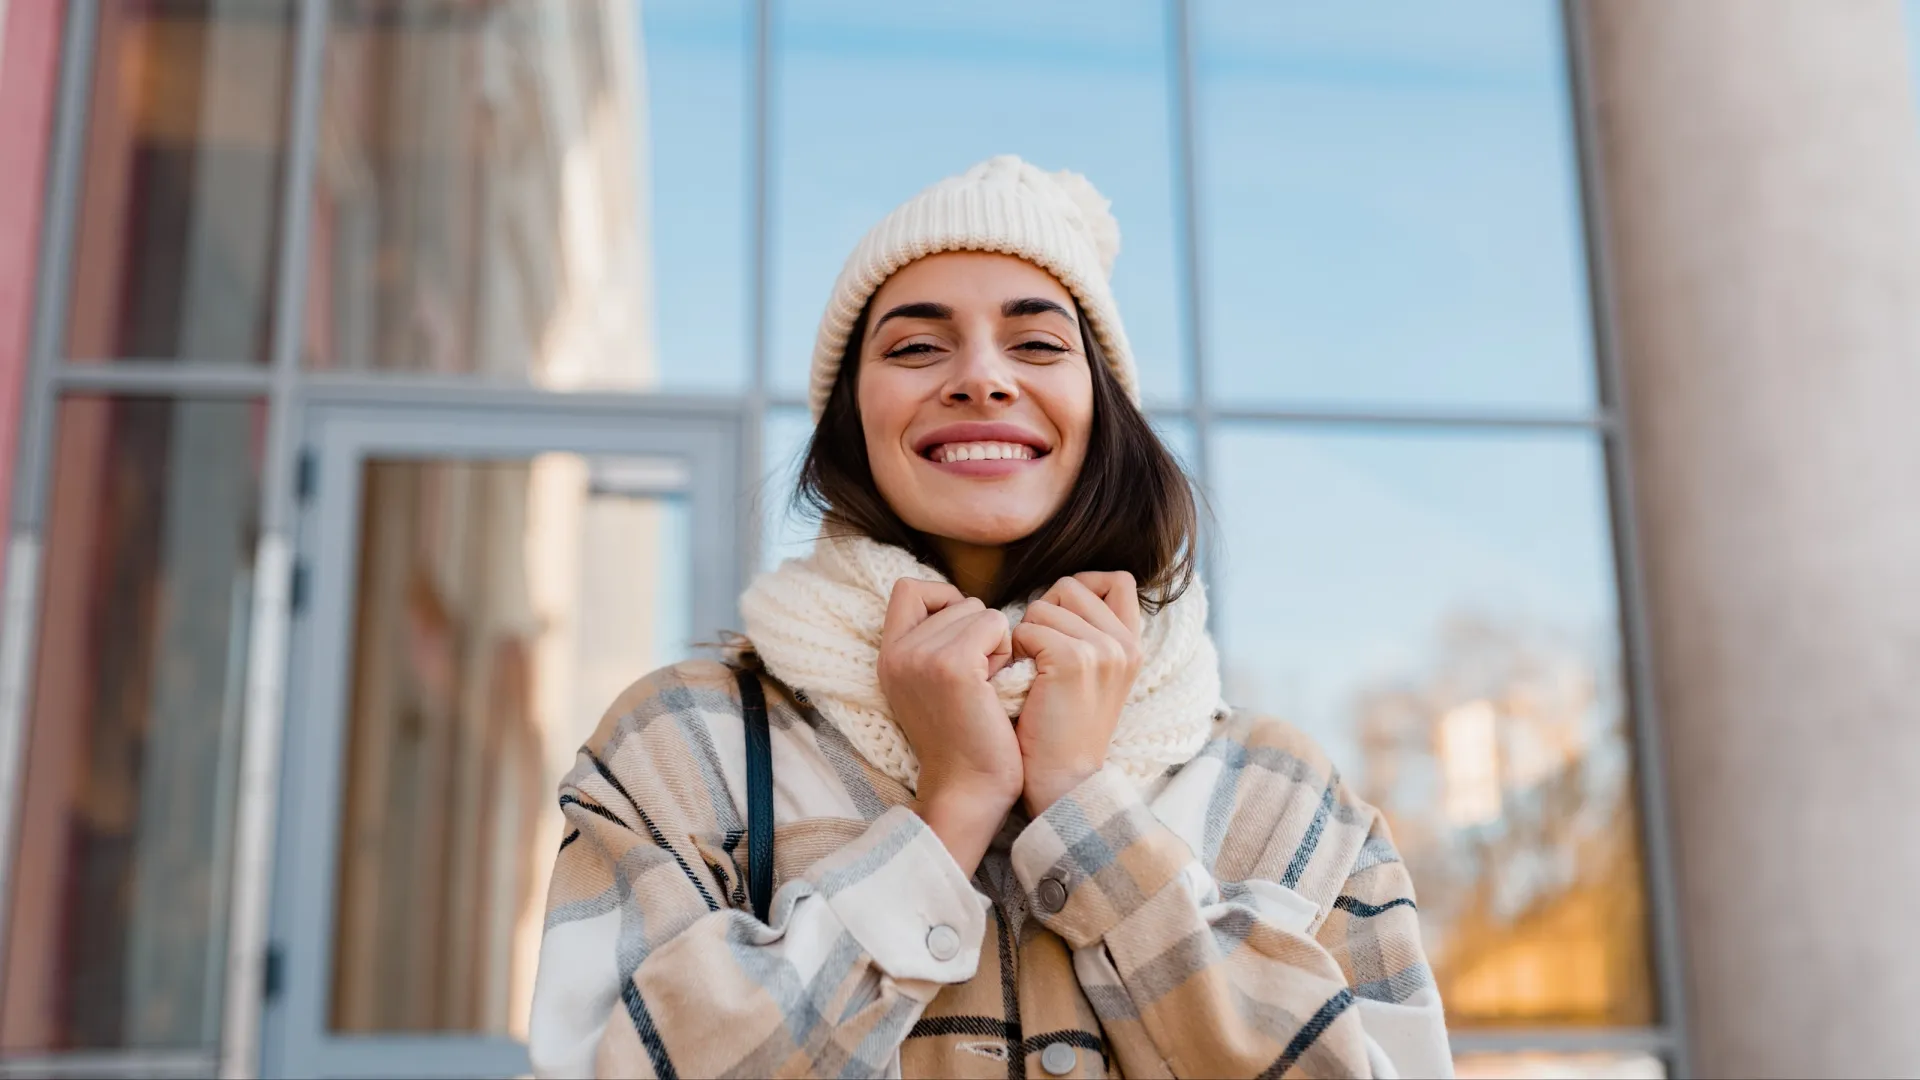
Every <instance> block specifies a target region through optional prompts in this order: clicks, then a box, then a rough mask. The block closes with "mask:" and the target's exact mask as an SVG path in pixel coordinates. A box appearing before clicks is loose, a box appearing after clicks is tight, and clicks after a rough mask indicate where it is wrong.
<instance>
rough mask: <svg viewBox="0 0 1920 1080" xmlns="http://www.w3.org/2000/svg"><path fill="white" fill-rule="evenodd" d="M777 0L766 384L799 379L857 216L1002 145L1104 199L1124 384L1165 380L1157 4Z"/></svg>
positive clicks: (1164, 172)
mask: <svg viewBox="0 0 1920 1080" xmlns="http://www.w3.org/2000/svg"><path fill="white" fill-rule="evenodd" d="M777 16H778V20H779V21H778V24H777V26H776V28H775V33H774V44H775V48H776V49H777V51H778V56H777V57H776V62H775V64H774V70H775V79H776V86H775V90H774V95H773V97H774V122H775V137H774V140H773V142H774V152H775V154H776V155H777V157H778V161H777V163H776V168H775V169H774V171H773V175H774V178H775V184H776V187H775V191H774V214H773V217H774V237H773V259H774V265H773V279H774V280H773V293H774V297H773V309H772V311H771V313H770V317H771V320H772V328H773V335H774V336H773V346H772V348H773V352H772V355H773V360H772V364H773V369H774V370H773V373H772V379H773V384H774V386H775V388H776V389H779V390H781V391H785V392H788V393H802V392H804V391H805V388H806V373H807V364H808V361H809V359H810V357H811V356H812V349H813V338H814V330H815V327H816V326H817V324H818V323H819V320H820V313H821V311H822V310H823V309H824V308H825V306H826V301H827V294H828V292H829V291H830V290H831V288H832V286H833V281H834V278H835V277H836V276H837V275H838V274H839V272H840V264H841V263H842V262H843V261H844V260H845V259H846V257H847V254H848V253H849V252H851V251H852V250H853V246H854V244H855V243H857V242H858V241H859V239H860V237H861V235H862V234H864V233H865V232H866V230H867V229H868V228H870V227H871V226H872V225H873V224H874V223H876V222H878V221H879V220H880V218H881V216H882V215H883V214H885V213H886V212H887V211H889V210H891V209H893V207H894V206H895V205H897V204H899V203H900V202H902V201H903V200H905V199H907V198H908V197H910V196H912V195H913V193H914V192H916V191H919V190H920V189H921V188H923V187H925V186H927V185H928V184H931V183H933V182H934V181H936V180H938V179H940V178H941V177H943V176H947V175H951V174H953V173H957V172H959V171H960V170H962V169H964V168H966V167H967V166H969V165H972V164H974V163H975V162H977V161H980V160H982V159H984V158H987V157H990V156H992V155H994V154H1019V155H1021V156H1022V157H1024V158H1026V159H1027V160H1029V161H1032V162H1033V163H1034V164H1036V165H1039V166H1041V167H1043V168H1047V169H1072V170H1074V171H1075V172H1080V173H1085V174H1086V175H1087V177H1088V178H1089V179H1091V180H1092V181H1093V183H1094V185H1095V186H1096V187H1098V188H1099V189H1100V190H1101V192H1102V193H1104V194H1105V195H1106V196H1107V197H1108V198H1110V199H1112V200H1113V210H1114V214H1115V215H1116V216H1117V217H1118V218H1119V220H1120V232H1121V237H1122V249H1121V253H1120V260H1119V262H1118V263H1117V264H1116V265H1115V268H1114V283H1113V285H1114V293H1115V295H1116V297H1117V298H1118V301H1119V304H1120V310H1121V311H1122V312H1124V313H1125V316H1126V321H1127V334H1128V336H1129V338H1130V339H1131V341H1132V344H1133V348H1134V352H1135V354H1136V355H1137V357H1138V359H1139V362H1140V377H1141V384H1142V387H1143V389H1144V391H1145V393H1146V395H1147V396H1148V397H1149V398H1157V399H1173V398H1176V397H1178V396H1179V395H1180V394H1181V391H1182V388H1183V382H1182V378H1181V370H1182V363H1183V361H1182V359H1181V358H1182V349H1181V347H1180V336H1179V319H1180V317H1181V314H1180V312H1179V308H1178V300H1177V298H1178V297H1179V296H1180V295H1181V291H1180V289H1179V287H1178V285H1177V278H1176V277H1175V266H1176V260H1175V256H1174V237H1175V235H1176V234H1175V229H1174V200H1173V189H1172V176H1173V167H1172V164H1171V161H1172V159H1171V152H1170V150H1169V147H1170V145H1171V127H1170V125H1171V120H1170V117H1169V105H1168V101H1169V98H1168V92H1167V91H1168V86H1169V85H1170V81H1169V74H1168V67H1167V64H1168V53H1169V45H1168V34H1167V31H1168V23H1167V12H1166V6H1165V5H1164V4H1161V3H1158V2H1151V0H1123V2H1115V0H1107V2H1093V0H1074V2H1071V3H1054V4H1031V3H1020V2H1018V0H990V2H981V0H975V2H969V3H958V2H955V0H941V2H939V3H922V4H894V3H886V2H883V0H826V2H809V3H805V4H782V5H779V6H778V8H777ZM850 109H851V111H849V110H850Z"/></svg>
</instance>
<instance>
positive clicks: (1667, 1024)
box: [1560, 0, 1692, 1077]
mask: <svg viewBox="0 0 1920 1080" xmlns="http://www.w3.org/2000/svg"><path fill="white" fill-rule="evenodd" d="M1560 20H1561V29H1562V31H1563V33H1564V36H1565V47H1566V57H1567V87H1568V93H1569V97H1570V99H1571V103H1572V106H1573V117H1572V119H1573V126H1574V146H1575V152H1576V154H1577V155H1578V166H1579V169H1578V175H1579V178H1580V204H1581V205H1580V208H1581V222H1582V227H1583V228H1584V230H1585V234H1586V235H1585V239H1586V250H1587V288H1588V294H1589V298H1590V299H1589V303H1590V305H1591V311H1592V315H1591V318H1592V322H1593V328H1594V360H1595V366H1596V371H1595V374H1596V377H1597V379H1598V382H1599V392H1600V401H1601V406H1602V408H1603V409H1604V411H1605V412H1606V415H1607V416H1608V417H1610V418H1611V421H1612V422H1611V424H1610V425H1609V427H1608V428H1607V430H1606V432H1605V439H1604V444H1605V449H1606V461H1607V492H1608V497H1609V501H1610V503H1611V510H1612V513H1611V514H1609V515H1608V517H1609V521H1610V522H1611V526H1612V529H1613V551H1614V568H1615V569H1614V578H1615V588H1616V589H1617V590H1618V593H1619V606H1620V621H1621V629H1622V633H1623V636H1624V637H1625V638H1626V641H1625V655H1626V670H1625V672H1623V674H1624V676H1625V677H1626V680H1627V692H1628V700H1629V703H1630V704H1629V711H1630V713H1631V715H1630V716H1629V718H1628V722H1629V724H1630V725H1631V730H1632V733H1633V748H1634V750H1633V761H1634V780H1635V786H1636V787H1637V789H1638V795H1639V810H1640V841H1641V846H1642V848H1643V849H1644V858H1643V865H1644V867H1645V870H1646V887H1647V894H1648V895H1647V900H1648V904H1647V908H1648V911H1649V914H1650V916H1651V917H1650V919H1649V926H1648V930H1649V931H1650V934H1651V938H1652V940H1651V941H1650V942H1648V945H1649V947H1650V948H1651V949H1652V951H1653V968H1654V972H1655V978H1656V980H1657V993H1658V995H1659V1002H1658V1007H1659V1012H1658V1013H1657V1015H1658V1016H1659V1017H1660V1021H1661V1025H1662V1026H1663V1027H1664V1028H1666V1029H1667V1030H1668V1031H1669V1032H1670V1033H1671V1035H1672V1065H1673V1068H1672V1075H1674V1076H1676V1077H1684V1076H1688V1075H1691V1070H1692V1061H1691V1055H1690V1050H1691V1045H1690V1041H1691V1040H1690V1032H1689V1030H1688V1027H1687V1012H1686V987H1685V976H1684V972H1683V970H1682V966H1681V965H1682V962H1683V957H1682V954H1681V951H1680V950H1681V942H1680V920H1679V906H1678V900H1677V897H1676V895H1675V894H1676V888H1675V883H1674V879H1673V868H1674V866H1675V865H1676V863H1675V858H1674V851H1673V843H1672V838H1671V836H1670V834H1669V832H1668V828H1667V825H1668V817H1667V786H1666V771H1665V763H1664V755H1663V753H1662V748H1661V745H1660V741H1659V740H1660V722H1659V713H1658V709H1659V705H1658V703H1657V702H1656V700H1655V698H1654V659H1653V648H1652V642H1651V638H1650V628H1649V625H1648V619H1647V613H1646V581H1645V578H1644V576H1643V574H1642V567H1643V565H1644V563H1643V562H1642V558H1641V552H1640V528H1639V520H1638V517H1637V511H1636V509H1635V508H1636V506H1637V505H1638V500H1637V498H1636V496H1635V488H1634V479H1633V461H1632V457H1633V455H1632V454H1631V452H1630V450H1631V448H1630V447H1629V445H1628V442H1627V432H1628V431H1629V430H1630V427H1629V425H1628V423H1627V417H1628V414H1627V409H1628V403H1627V393H1626V380H1625V373H1624V372H1623V370H1622V368H1621V364H1620V358H1619V353H1618V351H1617V349H1618V346H1617V343H1616V340H1615V337H1614V329H1615V327H1616V326H1617V325H1618V322H1617V314H1616V312H1615V310H1614V306H1613V291H1612V289H1611V288H1610V287H1609V282H1610V281H1611V280H1612V279H1611V276H1610V267H1611V261H1610V257H1609V249H1608V244H1607V240H1608V236H1609V231H1608V228H1607V221H1606V200H1605V198H1603V197H1602V183H1603V178H1602V176H1601V172H1600V165H1599V162H1600V158H1599V145H1598V137H1599V136H1598V127H1597V124H1596V121H1597V116H1596V110H1595V108H1594V102H1593V95H1592V92H1591V87H1590V85H1589V83H1588V70H1589V69H1588V63H1587V60H1588V43H1587V38H1586V24H1585V22H1584V21H1582V20H1581V18H1580V17H1579V10H1578V5H1576V4H1575V3H1573V0H1562V3H1561V7H1560Z"/></svg>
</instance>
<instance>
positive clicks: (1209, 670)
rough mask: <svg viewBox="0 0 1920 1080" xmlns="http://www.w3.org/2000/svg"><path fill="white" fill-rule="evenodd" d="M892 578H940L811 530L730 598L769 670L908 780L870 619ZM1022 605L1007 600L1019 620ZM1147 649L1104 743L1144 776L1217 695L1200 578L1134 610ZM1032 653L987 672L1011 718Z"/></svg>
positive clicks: (1195, 736) (912, 760)
mask: <svg viewBox="0 0 1920 1080" xmlns="http://www.w3.org/2000/svg"><path fill="white" fill-rule="evenodd" d="M901 578H919V579H922V580H925V581H944V580H945V578H943V577H942V576H941V575H940V573H939V572H938V571H936V570H934V569H933V568H932V567H930V566H927V565H926V564H924V563H922V562H920V561H918V560H917V559H915V558H914V557H913V556H912V555H909V554H908V553H907V552H905V551H904V550H902V549H900V548H897V547H893V546H891V545H888V544H881V543H878V542H876V541H873V540H870V539H867V538H866V537H826V536H823V537H821V538H820V539H819V540H818V541H816V542H815V544H814V548H813V553H812V554H811V555H809V556H807V557H806V558H804V559H789V560H787V561H786V562H784V563H782V564H781V565H780V567H779V569H777V570H773V571H771V572H768V573H765V574H762V575H760V577H759V578H757V579H756V580H755V581H754V582H753V584H752V585H751V586H750V587H749V588H748V589H747V591H746V593H745V594H743V595H742V596H741V598H740V611H741V615H742V616H743V617H744V618H745V620H746V624H745V625H746V632H747V637H748V639H749V640H751V641H752V642H753V647H754V649H755V651H756V652H757V653H758V654H759V656H760V659H761V661H762V662H763V663H764V664H766V667H767V670H768V671H770V672H772V673H773V675H774V676H775V677H776V678H778V679H779V680H780V681H781V682H784V683H786V684H787V685H788V686H790V687H793V688H794V689H796V690H800V691H802V692H804V693H805V694H806V695H807V698H808V700H810V701H811V702H812V703H813V706H814V707H815V708H816V709H818V710H819V711H820V714H821V715H822V716H824V717H825V718H826V719H827V720H828V722H830V723H832V724H833V725H834V726H835V727H836V728H838V729H839V730H840V731H841V733H843V734H844V735H846V737H847V739H848V741H850V742H851V743H852V744H853V746H854V748H855V749H856V750H858V751H859V752H860V753H861V755H862V756H864V757H865V758H866V759H867V760H868V761H870V762H872V763H873V765H874V767H875V768H877V769H879V770H880V771H882V772H884V773H886V774H887V775H888V776H891V777H893V778H894V779H895V780H898V781H900V782H901V783H903V784H905V785H906V786H907V787H908V788H909V789H912V788H913V787H914V786H915V784H916V782H917V781H918V779H919V776H920V762H919V759H918V758H916V757H915V756H914V753H913V747H912V746H910V745H909V744H908V743H907V737H906V735H905V733H903V732H902V731H901V730H900V727H899V725H898V724H896V723H894V720H893V712H892V710H891V709H890V708H889V707H888V705H887V699H886V695H884V694H882V693H881V692H880V681H879V673H878V661H879V659H880V629H881V626H882V624H883V622H884V621H885V619H886V614H887V600H888V598H889V597H890V596H891V595H892V593H893V586H894V583H895V582H897V581H899V580H900V579H901ZM1025 609H1026V606H1025V605H1024V604H1014V605H1011V606H1009V607H1008V608H1006V612H1007V617H1008V619H1009V620H1010V621H1012V622H1014V623H1016V624H1017V623H1018V622H1019V620H1020V617H1021V615H1022V614H1024V612H1025ZM1140 644H1141V650H1142V651H1143V652H1144V653H1145V654H1146V656H1145V660H1144V662H1143V663H1142V664H1141V666H1140V674H1139V675H1138V676H1137V677H1136V678H1135V679H1134V682H1133V691H1132V692H1131V693H1130V694H1128V695H1127V703H1126V705H1125V706H1124V707H1123V708H1122V709H1121V712H1120V723H1119V726H1118V727H1117V728H1116V729H1115V731H1114V734H1113V742H1112V744H1111V745H1110V746H1109V748H1108V751H1107V760H1108V762H1109V763H1111V764H1113V765H1115V766H1116V767H1118V768H1119V769H1121V770H1122V771H1123V772H1124V773H1125V774H1126V775H1127V776H1128V777H1130V778H1132V779H1133V780H1135V781H1136V782H1138V783H1140V784H1143V785H1144V784H1146V783H1148V782H1150V781H1152V780H1153V779H1155V778H1156V777H1158V776H1160V775H1161V774H1162V773H1164V772H1165V771H1166V770H1167V769H1168V768H1169V767H1171V766H1174V765H1179V764H1183V763H1185V762H1187V761H1189V760H1191V759H1192V758H1193V756H1194V755H1195V754H1197V753H1199V752H1200V748H1201V746H1202V745H1204V744H1205V743H1206V740H1207V734H1208V732H1209V730H1210V728H1211V725H1212V722H1213V718H1214V716H1215V715H1216V714H1218V713H1219V712H1221V711H1222V710H1223V709H1224V706H1223V705H1222V704H1221V701H1220V661H1219V657H1218V655H1217V654H1216V653H1215V652H1214V648H1213V640H1212V639H1211V638H1210V637H1209V636H1208V635H1207V598H1206V593H1205V591H1204V589H1203V588H1202V587H1201V585H1200V583H1199V582H1197V581H1196V582H1195V583H1194V585H1193V587H1192V588H1191V589H1189V590H1187V592H1186V593H1185V594H1184V595H1182V596H1181V597H1180V599H1178V600H1176V601H1174V602H1173V603H1171V604H1168V605H1167V606H1166V607H1164V608H1162V609H1161V610H1160V611H1158V612H1156V613H1154V614H1152V615H1148V616H1146V617H1145V618H1144V619H1143V620H1142V625H1141V632H1140ZM1033 680H1034V667H1033V661H1032V660H1017V661H1015V662H1013V663H1011V664H1009V665H1007V666H1006V667H1005V668H1003V669H1002V670H1001V671H1000V673H999V674H997V675H995V676H994V677H993V688H994V689H995V690H996V691H998V692H999V695H1000V704H1001V705H1002V706H1003V707H1004V708H1005V709H1006V711H1007V716H1008V718H1009V719H1011V718H1013V717H1017V716H1019V715H1020V708H1021V706H1022V705H1023V704H1025V702H1026V700H1027V691H1028V690H1029V689H1031V688H1032V686H1033Z"/></svg>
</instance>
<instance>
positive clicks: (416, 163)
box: [305, 0, 665, 388]
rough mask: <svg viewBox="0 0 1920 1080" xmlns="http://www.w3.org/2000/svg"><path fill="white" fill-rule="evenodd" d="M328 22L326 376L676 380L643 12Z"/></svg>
mask: <svg viewBox="0 0 1920 1080" xmlns="http://www.w3.org/2000/svg"><path fill="white" fill-rule="evenodd" d="M331 10H332V13H333V14H332V21H331V24H330V26H329V28H328V33H327V56H326V73H325V79H326V87H325V102H324V104H323V108H322V118H321V138H320V144H319V162H318V170H317V174H316V177H315V179H316V183H315V189H314V207H313V247H314V251H313V256H312V259H311V260H310V262H311V266H312V279H311V281H310V282H309V287H308V290H307V297H306V303H307V309H308V313H309V314H308V324H309V333H308V335H307V341H306V342H305V350H306V359H307V363H308V364H309V365H310V366H312V367H316V368H322V369H352V370H390V371H408V372H431V373H438V374H460V375H477V376H487V377H494V378H500V379H505V380H513V381H531V382H533V383H536V384H539V385H542V386H548V387H554V388H568V387H579V386H618V387H635V386H652V385H655V384H657V382H658V381H659V374H658V372H659V361H658V357H657V355H656V342H655V339H654V330H653V320H652V311H653V299H652V290H651V288H649V286H648V282H649V279H650V277H651V276H652V274H653V273H654V268H653V267H652V266H650V265H649V261H648V258H647V249H646V248H645V246H644V243H643V241H644V238H645V236H646V234H647V231H648V229H647V221H646V213H647V210H648V208H649V205H650V204H649V202H648V201H647V199H646V198H645V197H644V192H643V190H642V187H641V185H640V183H639V177H640V176H642V175H644V169H645V166H646V159H647V156H648V152H647V148H646V145H645V143H644V141H643V140H641V139H639V138H637V134H638V133H640V132H641V131H642V130H643V128H644V125H643V124H642V123H641V121H640V117H641V115H642V114H641V98H642V95H643V91H644V85H643V79H642V73H641V71H640V63H639V57H638V54H637V52H636V45H635V43H636V42H637V41H639V40H640V34H641V29H640V26H639V21H638V19H637V11H636V9H635V7H634V6H633V5H631V4H628V3H620V2H614V0H591V2H589V0H582V2H580V3H545V2H536V0H506V2H501V3H489V4H475V3H467V2H464V0H383V2H375V0H359V2H355V3H339V4H335V5H333V6H332V9H331ZM662 272H663V273H664V272H665V271H662Z"/></svg>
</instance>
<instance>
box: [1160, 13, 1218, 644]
mask: <svg viewBox="0 0 1920 1080" xmlns="http://www.w3.org/2000/svg"><path fill="white" fill-rule="evenodd" d="M1168 16H1169V22H1171V24H1172V30H1173V43H1172V44H1173V72H1172V75H1173V79H1172V86H1171V90H1172V92H1173V105H1174V107H1173V110H1172V117H1173V128H1174V169H1175V172H1174V190H1175V191H1176V192H1177V193H1178V194H1177V195H1176V196H1175V198H1176V199H1177V201H1178V203H1179V213H1180V218H1179V227H1180V233H1181V246H1180V258H1181V262H1182V266H1181V270H1182V275H1181V278H1182V282H1183V284H1184V285H1185V286H1186V289H1185V291H1186V301H1187V304H1186V306H1187V322H1186V331H1187V398H1188V401H1187V408H1186V411H1185V418H1186V420H1187V421H1188V422H1189V423H1191V424H1192V425H1193V454H1194V460H1193V472H1194V481H1195V483H1197V484H1198V486H1199V489H1200V491H1199V495H1200V499H1201V502H1202V505H1203V506H1204V505H1206V504H1208V503H1209V502H1210V501H1211V498H1212V493H1213V412H1212V405H1211V403H1210V402H1209V401H1208V400H1207V349H1206V328H1205V326H1204V325H1203V319H1202V309H1201V298H1202V296H1203V294H1204V290H1203V288H1202V270H1201V261H1200V191H1199V175H1200V171H1199V162H1198V151H1197V149H1196V147H1197V144H1198V136H1197V135H1196V125H1197V123H1198V113H1199V110H1198V109H1197V108H1196V107H1195V104H1194V89H1193V5H1192V4H1191V3H1190V2H1189V0H1171V2H1170V4H1169V8H1168ZM1203 518H1204V520H1203V521H1202V522H1201V530H1202V533H1203V535H1202V536H1200V537H1199V544H1200V551H1199V552H1198V555H1199V562H1200V569H1201V571H1202V572H1203V573H1205V572H1206V571H1207V570H1209V569H1210V568H1211V567H1212V566H1214V565H1217V564H1218V562H1219V549H1220V540H1219V538H1218V537H1217V536H1216V535H1215V533H1216V532H1217V530H1214V529H1211V528H1208V527H1207V526H1208V525H1209V523H1211V522H1212V520H1213V518H1212V516H1211V515H1210V514H1207V515H1203ZM1207 623H1208V625H1209V627H1211V628H1213V629H1215V630H1218V628H1219V623H1220V615H1219V611H1218V609H1217V608H1210V609H1209V610H1208V612H1207Z"/></svg>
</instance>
